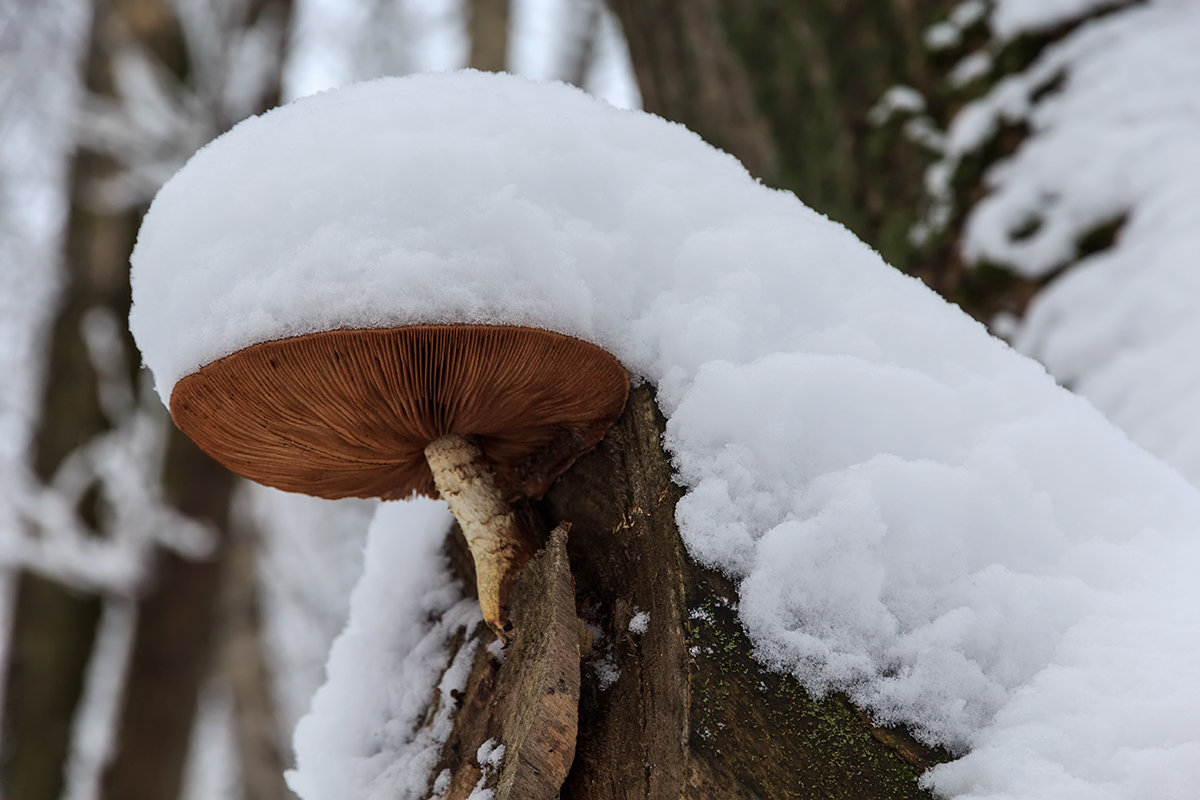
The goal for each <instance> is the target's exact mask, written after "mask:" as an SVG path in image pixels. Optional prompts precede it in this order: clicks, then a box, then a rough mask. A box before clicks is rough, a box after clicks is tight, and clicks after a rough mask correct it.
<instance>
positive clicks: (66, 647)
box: [0, 0, 290, 800]
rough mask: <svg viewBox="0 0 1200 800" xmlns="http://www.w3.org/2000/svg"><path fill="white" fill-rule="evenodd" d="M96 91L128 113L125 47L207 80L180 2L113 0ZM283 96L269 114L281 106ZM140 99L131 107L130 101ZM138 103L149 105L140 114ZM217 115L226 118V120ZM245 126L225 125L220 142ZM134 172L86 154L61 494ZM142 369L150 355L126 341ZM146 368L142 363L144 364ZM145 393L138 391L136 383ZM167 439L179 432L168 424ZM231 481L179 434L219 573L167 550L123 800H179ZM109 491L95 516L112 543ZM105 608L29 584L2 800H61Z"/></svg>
mask: <svg viewBox="0 0 1200 800" xmlns="http://www.w3.org/2000/svg"><path fill="white" fill-rule="evenodd" d="M248 5H249V9H248V14H247V16H246V20H247V22H248V23H249V22H252V21H255V20H258V19H259V18H260V16H261V15H264V14H274V15H278V16H279V17H280V18H282V19H283V20H286V18H287V15H288V14H289V13H290V0H256V1H255V2H252V3H250V4H248ZM93 14H94V16H93V20H92V27H91V37H90V41H89V45H88V54H87V59H86V66H85V76H84V80H85V83H86V86H87V89H88V91H89V92H91V93H93V94H95V95H98V96H101V97H109V98H113V97H115V94H116V90H115V87H114V75H113V69H114V58H115V57H116V56H117V54H118V50H119V48H120V47H124V46H129V45H135V46H138V47H141V48H144V49H145V50H146V51H148V52H149V53H150V54H152V56H153V57H154V58H155V59H156V61H157V62H158V64H159V65H160V66H161V67H162V68H163V69H164V70H165V72H166V73H167V74H169V75H171V76H173V77H174V78H175V79H177V80H178V81H179V83H180V85H184V84H185V83H186V81H187V80H188V78H189V73H190V72H191V70H192V69H193V64H192V59H191V54H190V53H189V52H188V47H187V39H186V37H185V36H184V35H183V32H182V30H181V29H180V27H179V23H178V21H177V20H176V18H175V16H174V14H173V11H172V8H171V5H170V4H169V3H168V2H166V0H112V1H111V2H97V3H95V4H94V8H93ZM281 63H282V53H280V54H279V57H278V59H277V61H276V72H275V77H274V80H273V81H272V82H271V83H270V86H269V87H268V89H267V90H266V91H265V92H264V94H263V95H262V96H261V97H260V98H258V100H257V102H258V106H259V108H258V110H264V109H266V108H268V107H270V106H272V105H274V104H275V103H276V102H277V99H278V91H279V84H278V65H279V64H281ZM128 100H129V99H128V98H126V101H128ZM133 102H136V99H134V100H133ZM212 113H213V114H214V115H216V114H219V113H220V111H219V110H218V109H217V108H214V109H213V112H212ZM234 121H236V120H216V119H214V120H211V123H212V124H213V125H214V126H215V127H216V129H217V130H220V129H222V128H224V127H227V126H228V125H229V124H231V123H232V122H234ZM122 169H123V167H122V165H121V164H119V163H117V162H116V161H114V160H113V159H112V158H111V157H110V156H108V155H105V154H103V153H101V152H97V151H95V150H92V149H88V148H86V147H79V148H78V149H77V151H76V153H75V154H74V159H73V166H72V174H71V186H70V211H69V220H68V228H67V243H66V254H65V255H66V258H65V262H66V276H65V280H64V286H63V290H62V295H61V300H60V307H59V309H58V312H57V316H56V318H55V321H54V325H53V329H52V332H51V338H50V346H49V353H48V357H49V360H50V367H49V369H48V370H47V381H46V387H45V398H44V403H43V413H42V419H41V422H40V427H39V430H38V434H37V437H36V457H35V458H36V467H37V471H38V473H39V474H40V475H41V477H42V478H43V479H48V478H49V477H50V476H51V475H52V474H53V473H54V471H55V470H56V468H57V467H58V466H59V465H60V463H62V461H63V459H64V458H65V457H66V456H67V455H68V454H70V453H71V452H73V451H75V450H77V449H78V448H79V447H80V446H82V445H84V444H85V443H87V442H89V441H91V440H92V439H94V438H95V437H96V436H98V435H101V434H103V433H104V432H105V431H107V430H109V428H110V426H111V422H110V420H108V419H107V418H106V415H105V413H104V411H103V409H102V406H101V401H100V397H99V394H98V392H97V375H96V374H95V370H94V369H93V366H92V364H91V361H90V359H89V355H88V351H87V348H86V346H85V343H84V341H83V338H82V336H81V324H82V321H83V319H84V316H85V314H87V313H88V311H89V310H90V309H93V308H101V309H106V310H108V311H109V312H110V313H111V314H112V316H114V317H115V318H117V319H121V320H124V319H125V318H126V317H127V315H128V311H129V302H130V300H129V280H128V258H129V253H130V251H131V250H132V246H133V242H134V237H135V235H136V231H137V228H138V225H139V224H140V219H141V214H142V213H143V211H144V209H138V208H135V209H131V210H128V211H117V210H112V209H111V208H106V207H105V206H103V205H101V204H100V203H98V202H97V200H96V189H97V187H98V186H99V185H100V184H101V183H102V182H104V181H106V180H109V179H111V178H113V177H114V176H116V175H118V174H119V173H120V171H121V170H122ZM122 344H123V345H124V349H125V351H126V352H127V353H136V349H135V348H134V346H133V343H132V341H131V340H130V339H129V338H128V336H127V335H126V336H125V337H124V339H123V342H122ZM129 363H130V364H136V363H137V359H136V358H130V359H129ZM129 379H130V381H131V383H134V384H135V385H136V375H133V374H131V375H130V376H129ZM164 424H169V423H166V422H165V420H164ZM232 485H233V482H232V478H231V477H230V476H229V474H228V473H227V472H225V471H224V470H223V469H221V468H220V467H218V466H217V465H216V464H215V463H214V462H212V461H211V460H210V459H208V458H207V456H205V455H204V454H203V453H201V452H200V451H199V450H197V449H196V448H195V447H194V446H193V445H192V444H191V443H190V442H189V441H188V440H187V439H186V438H184V437H183V436H182V435H180V434H179V433H178V432H177V431H175V430H174V429H173V428H171V433H170V438H169V442H168V448H167V463H166V465H165V474H164V492H165V495H166V497H167V498H168V500H169V501H170V502H171V503H172V504H173V505H174V506H175V507H176V508H177V509H179V510H180V511H182V512H183V513H185V514H187V515H189V516H191V517H193V518H196V519H201V520H205V521H207V522H208V523H210V524H211V527H212V529H213V530H214V531H215V532H216V534H217V536H218V540H219V541H218V545H217V548H216V553H215V555H214V556H213V558H211V559H209V560H205V561H194V560H190V559H187V558H184V557H182V556H180V555H179V554H177V553H174V552H170V551H167V550H161V551H160V552H158V553H157V554H156V555H155V556H154V558H153V562H154V563H152V564H151V565H149V568H150V569H151V571H152V573H151V578H150V580H149V581H148V583H147V585H146V586H145V587H144V590H143V592H144V593H143V595H142V596H141V597H140V599H139V600H138V603H137V628H136V632H135V635H134V641H133V645H132V653H131V658H130V662H129V665H128V677H127V681H126V689H125V691H124V694H123V698H122V704H121V707H120V712H119V718H118V722H117V730H116V732H115V741H114V749H115V752H114V755H113V759H112V761H111V763H110V764H109V765H108V768H107V770H106V772H105V775H104V777H103V789H102V793H103V796H104V797H106V798H112V800H142V799H143V798H144V799H145V800H174V798H176V797H178V795H179V791H180V782H181V775H182V770H183V764H184V759H185V757H186V753H187V746H188V740H189V735H190V732H191V729H192V723H193V718H194V716H195V706H196V700H197V696H198V692H199V687H200V683H201V680H202V678H203V676H204V674H205V669H206V667H207V666H208V664H209V663H210V661H211V657H210V650H211V639H212V628H213V625H214V620H215V609H216V603H217V596H218V590H219V588H220V582H221V575H222V559H223V558H224V554H225V553H226V550H227V548H226V544H225V540H226V538H227V537H226V535H225V533H224V530H225V527H226V517H227V512H228V505H229V494H230V491H231V488H232ZM103 502H106V500H105V498H102V497H101V496H100V493H99V492H98V491H96V492H92V493H91V494H89V495H88V496H87V497H86V498H85V504H84V507H82V508H80V509H79V511H80V515H81V517H82V518H83V519H84V521H85V522H87V523H89V524H90V525H91V526H92V527H93V528H94V529H97V530H99V529H100V528H101V526H100V525H99V522H100V518H101V513H100V509H101V504H102V503H103ZM103 602H104V599H103V598H102V597H99V596H97V595H95V594H90V593H87V592H81V591H79V590H77V589H74V588H72V587H70V586H67V585H63V584H60V583H58V582H56V581H54V580H50V579H48V578H46V577H41V576H38V575H34V574H32V573H28V572H26V573H24V574H22V575H21V576H20V578H19V580H18V588H17V592H16V609H15V611H14V623H13V630H12V640H11V646H10V665H9V670H8V674H7V676H6V681H7V687H6V692H5V698H6V702H5V709H4V712H5V713H4V720H3V724H4V736H3V748H4V749H3V761H2V764H0V767H2V770H0V794H2V795H3V796H4V797H9V798H13V800H18V799H19V800H58V798H59V797H60V795H61V793H62V790H63V785H64V768H65V766H66V762H67V758H68V755H69V750H70V743H71V741H70V737H71V725H72V722H73V719H74V716H75V713H76V707H77V705H78V703H79V701H80V696H81V690H82V685H83V681H84V676H85V673H86V669H87V665H88V659H89V656H90V653H91V651H92V647H93V644H94V640H95V635H96V627H97V623H98V619H99V616H100V608H101V605H102V603H103Z"/></svg>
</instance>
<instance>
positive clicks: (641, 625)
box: [629, 611, 650, 636]
mask: <svg viewBox="0 0 1200 800" xmlns="http://www.w3.org/2000/svg"><path fill="white" fill-rule="evenodd" d="M649 628H650V615H649V614H647V613H646V612H645V611H638V612H637V613H636V614H634V615H633V617H631V618H630V620H629V632H630V633H635V634H637V635H638V636H641V635H642V634H644V633H645V632H646V631H647V630H649Z"/></svg>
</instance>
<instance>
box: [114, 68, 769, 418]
mask: <svg viewBox="0 0 1200 800" xmlns="http://www.w3.org/2000/svg"><path fill="white" fill-rule="evenodd" d="M698 166H699V167H700V169H699V171H697V167H698ZM714 183H715V185H714ZM731 185H732V186H740V187H741V189H742V191H743V192H745V190H747V189H749V190H756V189H758V188H759V187H757V186H755V185H754V184H753V182H751V181H749V180H747V176H746V173H745V170H744V169H743V167H742V166H741V165H740V164H739V163H738V162H737V161H735V160H734V159H733V158H731V157H729V156H728V155H726V154H724V153H720V152H718V151H716V150H714V149H713V148H711V147H709V146H708V145H706V144H705V143H704V142H703V141H701V140H700V139H699V137H697V136H695V135H694V134H692V133H691V132H689V131H687V130H686V129H685V128H683V127H682V126H678V125H674V124H669V123H665V122H664V121H662V120H660V119H658V118H655V117H651V116H649V115H646V114H642V113H638V112H629V111H622V110H618V109H615V108H613V107H611V106H609V105H607V104H606V103H603V102H602V101H599V100H596V99H594V98H592V97H590V96H588V95H586V94H584V93H583V92H581V91H579V90H577V89H574V88H572V87H569V86H566V85H563V84H535V83H531V82H529V81H526V80H523V79H519V78H515V77H512V76H507V75H493V74H485V73H474V72H462V73H455V74H448V75H421V76H413V77H406V78H393V79H383V80H379V81H373V82H369V83H365V84H359V85H357V86H352V87H349V88H346V89H341V90H338V91H336V92H330V93H326V94H321V95H317V96H314V97H309V98H305V99H303V100H300V101H297V102H295V103H292V104H291V105H288V106H285V107H282V108H279V109H276V110H274V111H271V112H268V113H266V114H264V115H262V116H260V117H256V118H253V119H249V120H246V121H244V122H242V123H241V124H239V125H238V126H236V127H235V128H234V129H233V130H231V131H230V132H228V133H226V134H225V135H223V136H221V137H219V138H218V139H216V140H215V141H213V142H211V143H210V144H209V145H207V146H206V147H205V148H204V149H202V150H201V151H200V152H198V153H197V154H196V155H195V156H193V158H192V159H191V160H190V161H189V162H188V164H187V165H186V166H185V167H184V168H183V169H182V170H181V171H180V172H179V173H178V174H177V175H176V176H175V177H174V178H172V179H171V180H170V181H169V182H168V183H167V185H166V186H164V187H163V189H162V190H161V191H160V192H159V194H158V196H157V197H156V198H155V201H154V203H153V205H152V206H151V208H150V211H149V213H148V214H147V215H146V218H145V221H144V223H143V226H142V229H141V231H140V233H139V236H138V242H137V247H136V248H135V250H134V253H133V256H132V264H133V276H132V281H133V303H134V304H133V310H132V312H131V314H130V328H131V330H132V331H133V333H134V336H135V338H136V339H137V342H138V346H139V347H140V349H141V350H142V353H143V357H144V359H145V362H146V364H147V365H148V366H149V367H150V369H151V370H152V371H153V372H154V376H155V381H156V387H157V389H158V392H159V394H160V396H161V397H162V398H163V399H164V400H168V399H169V397H170V394H171V391H172V389H173V388H174V385H175V383H176V381H178V380H179V379H180V378H181V377H183V376H184V375H187V374H190V373H192V372H194V371H196V370H197V369H198V368H200V367H201V366H203V365H205V364H207V363H209V362H212V361H214V360H216V359H218V358H221V357H223V356H226V355H229V354H230V353H233V352H236V351H238V350H240V349H243V348H245V347H248V346H250V345H253V344H257V343H259V342H264V341H270V340H276V339H284V338H289V337H293V336H298V335H302V334H308V333H314V332H317V331H325V330H335V329H339V328H348V329H352V328H387V327H399V326H403V325H411V324H420V323H426V324H447V323H475V324H487V325H495V324H510V325H526V326H530V327H537V328H546V329H552V330H555V331H559V332H562V333H565V334H568V335H571V336H575V337H577V338H580V339H583V340H585V341H590V342H594V343H598V344H601V345H604V344H605V343H606V341H609V342H611V341H612V340H619V339H622V338H625V334H626V332H625V331H622V330H619V329H616V328H612V327H608V328H606V326H611V325H612V320H617V319H622V318H628V316H630V313H629V312H630V311H631V310H632V307H631V305H630V304H631V303H633V302H634V300H633V298H636V297H637V296H638V294H639V292H640V293H642V294H643V295H644V294H645V288H647V287H639V286H637V285H634V284H633V281H632V280H631V277H633V276H631V275H630V274H629V273H630V272H635V273H642V272H645V271H646V270H645V267H650V266H660V267H663V268H666V269H667V273H666V274H670V272H669V270H670V267H669V257H668V255H667V254H666V253H665V252H664V253H661V254H656V253H654V252H648V251H647V248H646V247H645V243H646V241H647V240H649V239H651V238H652V237H651V236H650V233H651V231H655V235H657V236H661V237H663V242H664V246H666V247H671V246H672V239H673V238H674V239H677V238H678V235H679V234H680V233H682V232H685V231H686V233H687V234H688V235H690V234H691V233H692V232H694V231H695V230H697V229H703V228H706V227H709V226H712V225H713V224H714V223H716V222H717V221H719V220H720V217H721V215H722V214H723V213H724V212H725V210H726V209H727V208H733V207H734V206H733V204H732V203H728V202H721V201H718V202H716V203H712V202H706V203H684V202H682V201H683V198H684V197H686V196H688V195H696V194H699V195H704V194H706V193H709V192H710V191H716V192H717V193H720V192H726V193H727V192H728V188H729V187H730V186H731ZM635 187H636V188H635ZM689 206H690V207H689ZM643 265H644V266H643ZM606 275H611V276H612V282H613V284H614V285H612V286H610V287H608V288H607V289H606V290H605V292H604V293H603V299H602V302H604V303H606V304H607V307H606V308H603V309H598V308H597V307H596V303H597V302H598V298H597V295H596V292H595V284H596V283H597V282H603V281H604V280H605V276H606ZM647 277H649V276H647ZM697 277H698V278H700V279H703V277H702V276H697ZM637 280H640V278H639V279H637ZM598 311H602V313H598ZM607 349H610V350H612V349H613V348H612V347H608V348H607ZM622 360H624V359H622Z"/></svg>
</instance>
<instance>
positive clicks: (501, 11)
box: [467, 0, 508, 72]
mask: <svg viewBox="0 0 1200 800" xmlns="http://www.w3.org/2000/svg"><path fill="white" fill-rule="evenodd" d="M467 14H468V17H469V19H468V23H469V31H468V35H469V36H470V38H471V53H470V56H469V58H468V61H467V63H468V65H469V66H470V67H471V68H472V69H478V70H484V71H488V72H503V71H504V70H505V69H506V68H507V67H508V0H470V3H469V4H468V6H467Z"/></svg>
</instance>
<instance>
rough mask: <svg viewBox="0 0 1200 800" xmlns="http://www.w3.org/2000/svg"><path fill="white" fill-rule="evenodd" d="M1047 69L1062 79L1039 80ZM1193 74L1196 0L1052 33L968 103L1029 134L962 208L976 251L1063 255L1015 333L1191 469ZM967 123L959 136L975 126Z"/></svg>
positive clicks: (1013, 256) (1196, 189)
mask: <svg viewBox="0 0 1200 800" xmlns="http://www.w3.org/2000/svg"><path fill="white" fill-rule="evenodd" d="M1002 8H1004V6H1003V5H1001V6H1000V7H998V10H1000V9H1002ZM1056 75H1063V76H1064V77H1063V81H1062V85H1061V87H1060V88H1059V89H1058V90H1057V91H1055V92H1052V93H1050V94H1047V95H1045V96H1039V95H1037V94H1036V92H1037V89H1038V87H1039V86H1042V85H1045V83H1046V82H1047V81H1048V80H1050V79H1051V78H1052V77H1053V76H1056ZM1197 85H1200V5H1198V4H1196V3H1194V2H1188V1H1187V0H1154V2H1147V3H1143V4H1139V5H1137V6H1134V7H1130V8H1129V9H1127V10H1124V11H1121V12H1117V13H1113V14H1110V15H1108V16H1106V17H1105V18H1103V19H1100V20H1097V21H1096V22H1093V23H1091V24H1088V25H1085V26H1083V27H1081V28H1080V29H1078V30H1077V31H1076V32H1075V33H1073V34H1072V35H1070V36H1069V37H1068V38H1066V39H1065V40H1063V41H1062V42H1061V43H1059V44H1057V45H1055V46H1054V47H1052V48H1048V49H1047V50H1046V51H1045V52H1044V53H1043V55H1042V56H1041V57H1040V58H1039V59H1038V61H1037V62H1035V63H1034V64H1033V65H1031V66H1030V67H1029V68H1028V69H1026V70H1025V71H1023V72H1021V73H1019V74H1017V75H1014V76H1012V77H1011V78H1009V79H1008V80H1007V81H1006V82H1005V83H1004V84H1003V85H1002V86H999V87H997V88H996V90H994V91H993V92H991V93H989V94H988V95H986V96H985V97H983V98H980V99H979V100H978V101H976V102H975V103H974V104H973V105H972V106H971V107H970V108H969V113H971V114H972V116H974V117H975V118H977V119H979V120H981V124H983V125H984V127H986V126H987V124H988V123H990V122H991V121H992V120H993V119H994V118H995V117H996V115H997V114H1004V115H1005V116H1006V117H1007V118H1009V119H1014V120H1024V121H1027V122H1028V123H1029V126H1030V128H1031V134H1030V136H1029V138H1028V139H1027V140H1026V142H1025V143H1024V144H1023V145H1022V146H1021V147H1020V148H1019V149H1018V150H1017V151H1016V152H1015V153H1014V155H1013V156H1012V157H1011V158H1009V159H1007V160H1006V161H1004V162H1002V163H1001V164H998V165H997V166H996V168H995V169H994V170H993V171H992V172H991V173H990V174H989V176H988V183H989V188H990V190H991V192H990V194H989V195H988V196H987V197H986V198H984V199H983V200H982V201H981V202H979V203H977V204H976V205H975V206H974V207H973V208H972V209H971V211H970V217H969V222H968V225H967V228H966V241H965V245H966V250H967V252H968V254H969V255H970V257H971V259H972V260H980V259H986V260H989V261H992V262H994V263H999V264H1005V265H1010V266H1011V267H1012V268H1013V269H1014V270H1016V271H1018V272H1020V273H1023V274H1028V275H1032V276H1037V277H1044V276H1047V275H1048V274H1050V273H1051V271H1052V270H1053V269H1054V268H1056V267H1058V266H1062V265H1063V264H1066V263H1069V262H1071V263H1072V266H1071V268H1070V269H1069V270H1068V271H1067V272H1066V273H1065V274H1064V275H1063V276H1062V277H1061V278H1058V279H1057V280H1054V281H1053V282H1052V283H1051V284H1050V285H1049V286H1048V288H1047V289H1045V290H1044V291H1043V292H1042V293H1041V294H1040V295H1039V297H1038V298H1037V300H1036V301H1035V302H1034V304H1033V305H1032V306H1031V307H1030V309H1029V312H1028V315H1027V317H1026V319H1025V320H1024V322H1023V323H1022V324H1021V325H1020V326H1019V327H1018V330H1017V332H1016V333H1015V334H1014V335H1013V340H1014V342H1015V344H1016V346H1017V347H1018V348H1019V349H1021V350H1023V351H1024V352H1027V353H1029V354H1030V355H1033V356H1035V357H1036V358H1038V359H1039V360H1041V361H1043V362H1044V363H1045V364H1046V365H1047V366H1048V367H1049V369H1050V371H1051V372H1052V373H1053V374H1054V375H1055V376H1056V377H1058V378H1059V380H1060V381H1062V382H1063V383H1065V384H1067V385H1070V386H1071V387H1072V388H1073V389H1075V390H1076V391H1078V392H1080V393H1081V394H1084V395H1085V396H1087V397H1088V398H1090V399H1091V400H1092V401H1093V402H1094V403H1095V404H1096V405H1097V406H1098V407H1099V408H1100V409H1101V410H1102V411H1104V412H1105V413H1106V414H1107V415H1108V417H1109V418H1110V419H1111V420H1113V421H1114V422H1115V423H1117V425H1119V426H1120V427H1122V428H1123V429H1125V430H1126V431H1128V432H1129V433H1130V435H1131V436H1132V437H1133V438H1134V439H1135V440H1137V441H1138V442H1139V443H1140V444H1142V445H1143V446H1145V447H1147V448H1148V449H1150V450H1151V451H1152V452H1154V453H1156V454H1158V455H1160V456H1162V457H1163V458H1165V459H1166V460H1167V461H1169V462H1170V463H1171V464H1173V465H1174V466H1176V467H1177V468H1178V469H1180V470H1181V471H1182V472H1183V473H1184V474H1185V475H1186V476H1188V477H1189V478H1191V480H1192V481H1193V483H1200V429H1197V428H1196V427H1195V425H1194V423H1193V419H1194V409H1195V408H1196V407H1197V403H1198V402H1200V377H1198V376H1197V375H1196V374H1195V373H1194V371H1193V370H1191V369H1189V366H1188V365H1190V364H1191V363H1192V362H1193V360H1194V357H1193V354H1194V353H1195V352H1196V351H1197V347H1200V321H1198V320H1197V317H1196V313H1195V309H1196V308H1197V307H1200V282H1198V281H1197V277H1196V276H1197V273H1196V270H1195V254H1196V253H1197V252H1200V202H1197V200H1196V198H1197V197H1200V151H1198V150H1197V147H1196V142H1197V141H1200V115H1198V113H1197V110H1198V109H1200V105H1198V101H1197V92H1196V86H1197ZM1035 97H1036V100H1035V99H1034V98H1035ZM955 127H959V125H958V124H957V123H956V125H955ZM953 135H954V133H953V130H952V136H953ZM962 138H963V145H962V147H961V149H962V151H964V152H969V150H970V149H972V138H974V137H962ZM1121 217H1123V218H1124V220H1125V221H1124V224H1123V225H1122V227H1121V229H1120V231H1119V234H1118V236H1117V238H1116V241H1115V242H1114V243H1113V245H1112V247H1110V248H1107V249H1105V250H1102V251H1101V252H1099V253H1097V254H1094V255H1091V256H1089V257H1087V258H1084V259H1082V260H1080V261H1078V262H1077V263H1075V247H1076V242H1077V241H1078V239H1080V238H1081V237H1082V236H1084V235H1085V234H1086V233H1087V232H1088V231H1089V230H1090V229H1093V228H1095V227H1096V226H1098V225H1102V224H1104V223H1107V222H1111V221H1113V220H1116V219H1118V218H1121ZM1030 218H1036V219H1039V220H1040V221H1041V227H1040V229H1039V230H1038V231H1037V232H1036V233H1034V234H1033V235H1032V236H1030V237H1028V238H1026V239H1023V240H1019V241H1014V240H1013V239H1012V237H1011V235H1010V230H1011V228H1012V226H1013V225H1014V224H1015V223H1017V221H1019V220H1022V219H1030Z"/></svg>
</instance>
